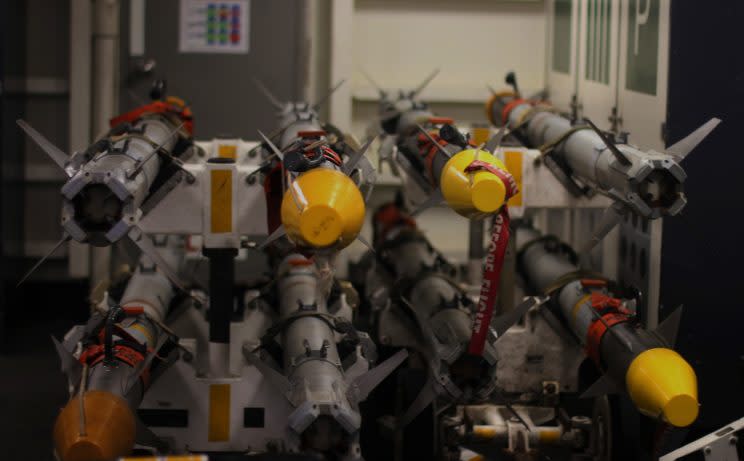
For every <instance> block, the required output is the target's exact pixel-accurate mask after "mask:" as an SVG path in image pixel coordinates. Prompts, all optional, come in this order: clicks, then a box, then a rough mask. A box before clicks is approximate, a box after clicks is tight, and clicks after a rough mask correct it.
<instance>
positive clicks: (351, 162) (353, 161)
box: [342, 136, 377, 176]
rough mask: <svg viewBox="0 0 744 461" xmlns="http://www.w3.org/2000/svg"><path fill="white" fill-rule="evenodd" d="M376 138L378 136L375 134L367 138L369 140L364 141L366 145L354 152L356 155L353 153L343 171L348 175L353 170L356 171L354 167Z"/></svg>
mask: <svg viewBox="0 0 744 461" xmlns="http://www.w3.org/2000/svg"><path fill="white" fill-rule="evenodd" d="M375 139H377V136H374V137H372V138H370V139H369V140H367V142H365V143H364V145H363V146H362V148H361V149H359V150H358V151H356V152H354V155H352V156H351V158H349V161H347V162H346V163H345V164H344V166H343V168H342V171H343V173H344V174H345V175H346V176H349V175H350V174H351V172H352V171H354V168H356V166H357V164H358V163H359V161H360V160H361V159H362V157H364V155H365V154H366V153H367V149H369V146H370V145H372V143H373V142H374V141H375Z"/></svg>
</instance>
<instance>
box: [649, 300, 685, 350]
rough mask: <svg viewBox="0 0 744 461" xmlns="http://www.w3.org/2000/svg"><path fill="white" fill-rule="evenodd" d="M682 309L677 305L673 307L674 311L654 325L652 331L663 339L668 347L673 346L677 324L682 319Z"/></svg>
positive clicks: (675, 340)
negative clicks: (654, 327) (657, 324)
mask: <svg viewBox="0 0 744 461" xmlns="http://www.w3.org/2000/svg"><path fill="white" fill-rule="evenodd" d="M682 309H683V306H679V307H677V308H676V309H674V312H672V313H671V314H669V316H668V317H667V318H665V319H664V321H663V322H661V323H660V324H659V326H657V327H656V329H655V330H654V331H653V333H654V334H655V335H656V336H658V337H659V338H661V339H662V340H664V342H665V343H667V345H668V346H669V347H674V344H675V343H676V342H677V333H678V332H679V324H680V321H681V320H682Z"/></svg>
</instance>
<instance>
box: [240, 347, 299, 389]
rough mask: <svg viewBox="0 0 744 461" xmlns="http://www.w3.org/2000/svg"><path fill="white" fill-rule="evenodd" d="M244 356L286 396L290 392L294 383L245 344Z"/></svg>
mask: <svg viewBox="0 0 744 461" xmlns="http://www.w3.org/2000/svg"><path fill="white" fill-rule="evenodd" d="M243 357H245V359H246V360H247V361H248V363H250V364H251V365H253V366H254V367H256V368H257V369H258V371H260V372H261V374H262V375H263V376H264V377H265V378H266V379H267V380H269V382H271V383H272V384H273V385H274V386H276V387H277V390H279V391H280V392H281V393H282V394H283V395H285V396H286V395H287V394H288V393H289V391H290V389H291V387H292V384H291V383H290V382H289V380H288V379H287V377H286V376H284V375H283V374H281V373H280V372H279V371H277V370H275V369H274V368H273V367H271V366H270V365H269V364H268V363H266V362H264V361H263V360H261V358H260V357H258V356H257V355H256V354H254V353H253V352H252V351H250V350H249V349H248V348H247V347H246V346H243Z"/></svg>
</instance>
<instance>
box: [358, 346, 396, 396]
mask: <svg viewBox="0 0 744 461" xmlns="http://www.w3.org/2000/svg"><path fill="white" fill-rule="evenodd" d="M406 358H408V351H406V350H405V349H401V350H399V351H398V352H396V353H395V354H394V355H392V356H391V357H389V358H388V359H387V360H385V361H384V362H382V363H381V364H379V365H377V366H376V367H374V368H372V369H371V370H369V371H367V372H366V373H364V374H362V375H361V376H358V377H357V378H355V379H354V381H352V382H351V386H349V391H347V396H348V398H349V400H354V401H356V402H357V403H358V402H361V401H363V400H364V399H366V398H367V396H368V395H369V393H370V392H372V390H373V389H374V388H376V387H377V386H378V385H379V384H380V383H381V382H382V381H383V380H384V379H385V378H387V377H388V376H389V375H390V373H392V372H393V371H394V370H395V369H396V368H398V366H399V365H400V364H401V363H403V361H404V360H405V359H406ZM352 389H353V395H348V394H350V393H352Z"/></svg>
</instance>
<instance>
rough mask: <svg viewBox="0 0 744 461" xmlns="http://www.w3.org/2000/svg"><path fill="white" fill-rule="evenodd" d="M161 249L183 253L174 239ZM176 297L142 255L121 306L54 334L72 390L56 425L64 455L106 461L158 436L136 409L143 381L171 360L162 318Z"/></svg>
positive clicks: (67, 460)
mask: <svg viewBox="0 0 744 461" xmlns="http://www.w3.org/2000/svg"><path fill="white" fill-rule="evenodd" d="M159 251H160V252H161V254H162V255H163V258H164V259H165V260H167V261H168V262H169V263H170V264H172V265H173V266H175V267H177V264H178V262H179V261H180V257H181V255H182V253H181V251H180V249H179V248H178V246H177V245H176V244H174V243H173V241H172V240H171V242H169V243H168V246H167V247H165V248H162V249H160V250H159ZM174 296H175V289H174V287H173V285H172V284H171V282H170V281H169V279H168V278H167V277H166V276H165V275H164V274H163V273H162V272H160V271H158V270H157V269H156V268H155V266H154V265H153V263H152V261H151V260H150V258H149V257H147V256H146V255H143V256H142V258H141V259H140V263H139V266H138V267H137V269H136V271H135V272H134V274H133V275H132V277H131V278H130V280H129V282H128V283H127V287H126V290H125V291H124V294H123V295H122V298H121V300H120V303H119V305H116V306H114V307H112V308H111V309H109V311H107V312H98V313H96V314H94V315H93V316H92V317H91V319H90V321H89V322H88V324H87V325H86V327H85V329H84V330H82V331H83V332H82V333H81V334H80V335H79V336H77V337H73V338H72V339H70V340H66V341H65V344H64V345H63V344H60V343H59V342H57V341H56V340H55V345H56V347H57V351H58V353H59V355H60V358H61V360H62V363H63V370H65V372H66V373H67V376H68V379H69V380H70V383H71V384H72V386H73V388H74V389H75V391H74V393H73V395H72V398H71V399H70V401H69V402H68V403H67V404H66V405H65V407H64V408H63V409H62V411H61V412H60V414H59V416H58V417H57V419H56V421H55V424H54V434H53V436H54V445H55V450H56V453H57V455H58V456H59V458H60V459H61V460H62V461H107V460H111V459H115V458H117V457H119V456H124V455H127V454H129V453H130V452H131V451H132V448H133V446H134V444H135V441H139V442H140V443H148V444H149V443H156V444H157V443H160V442H159V441H157V437H155V436H154V435H153V434H152V433H150V432H149V430H148V429H147V428H145V427H144V426H143V425H142V424H141V423H140V422H139V421H138V420H137V418H136V416H135V410H136V408H137V407H138V406H139V403H140V402H141V400H142V397H143V395H144V393H145V390H146V389H147V387H148V386H149V385H150V384H151V383H152V381H153V380H154V379H156V378H157V376H159V374H160V373H162V371H163V370H164V369H165V368H167V366H168V365H169V364H170V363H172V360H174V359H175V356H174V355H173V353H174V352H175V349H174V348H175V347H176V346H175V344H176V342H175V340H174V339H173V337H172V332H170V330H169V329H168V328H167V327H166V326H164V325H163V323H162V322H163V319H164V318H165V314H166V312H167V310H168V307H169V306H170V302H171V301H172V300H173V298H174ZM78 345H81V346H82V353H81V354H80V357H79V358H76V357H75V356H73V355H72V352H73V351H75V350H76V349H77V348H78ZM143 437H144V438H147V439H149V440H148V441H147V442H144V441H143V440H142V438H143Z"/></svg>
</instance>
